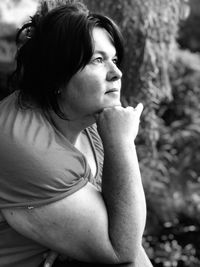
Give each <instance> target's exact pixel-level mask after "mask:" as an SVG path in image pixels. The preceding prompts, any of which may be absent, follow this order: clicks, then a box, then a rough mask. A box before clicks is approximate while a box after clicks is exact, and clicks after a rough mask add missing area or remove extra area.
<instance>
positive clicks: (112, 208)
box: [0, 2, 151, 267]
mask: <svg viewBox="0 0 200 267" xmlns="http://www.w3.org/2000/svg"><path fill="white" fill-rule="evenodd" d="M46 7H47V6H46ZM24 30H26V33H25V36H26V40H25V42H23V43H22V44H21V46H20V47H19V50H18V54H17V69H16V71H15V73H14V76H13V81H14V85H15V91H14V92H13V93H12V94H11V95H10V96H8V97H7V98H6V99H4V100H3V101H2V102H1V103H0V139H1V144H0V151H1V152H0V188H1V195H0V209H1V221H2V222H1V226H0V235H1V236H0V266H1V267H6V266H9V267H11V266H15V267H25V266H26V267H27V266H29V267H36V266H38V265H39V264H41V262H42V261H43V254H44V253H46V252H48V251H49V250H52V251H56V252H58V253H59V254H63V255H65V256H67V257H68V258H69V260H70V261H71V260H72V261H77V262H85V263H93V264H94V263H95V264H96V263H100V264H113V265H116V264H122V266H129V265H127V264H130V266H142V267H144V266H151V264H150V262H149V260H148V258H147V257H146V255H145V252H144V250H143V249H142V245H141V243H142V235H143V231H144V227H145V219H146V207H145V197H144V192H143V187H142V182H141V177H140V171H139V166H138V160H137V155H136V150H135V146H134V139H135V138H136V135H137V132H138V125H139V118H140V115H141V112H142V108H143V107H142V104H139V105H138V106H137V107H136V108H135V109H133V108H131V107H128V108H123V107H122V106H121V103H120V89H121V77H122V73H121V71H120V69H119V66H120V63H121V61H122V57H123V45H122V37H121V34H120V31H119V29H118V27H117V26H116V25H115V23H114V22H113V21H112V20H111V19H109V18H107V17H105V16H102V15H98V14H92V13H89V12H88V10H87V8H86V7H85V6H84V5H83V4H81V3H78V2H77V3H66V4H65V5H62V6H60V7H57V8H54V9H53V10H51V11H48V9H47V8H45V5H44V6H43V9H42V10H41V12H40V15H39V14H36V15H35V16H34V17H33V18H32V21H31V22H30V23H28V24H26V25H25V26H24V27H22V29H21V30H20V31H19V33H18V40H19V41H20V38H21V36H23V34H24ZM101 179H102V184H100V181H101ZM97 184H98V185H99V186H97V187H96V186H94V185H97ZM100 187H101V190H100ZM67 266H68V265H67Z"/></svg>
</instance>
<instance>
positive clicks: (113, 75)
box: [107, 62, 122, 81]
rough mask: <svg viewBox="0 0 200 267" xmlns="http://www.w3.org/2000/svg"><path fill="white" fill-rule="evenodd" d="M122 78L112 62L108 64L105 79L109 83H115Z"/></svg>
mask: <svg viewBox="0 0 200 267" xmlns="http://www.w3.org/2000/svg"><path fill="white" fill-rule="evenodd" d="M121 78H122V72H121V70H120V69H119V68H118V67H117V65H116V64H115V63H114V62H111V63H110V64H109V68H108V73H107V79H108V80H109V81H115V80H119V79H121Z"/></svg>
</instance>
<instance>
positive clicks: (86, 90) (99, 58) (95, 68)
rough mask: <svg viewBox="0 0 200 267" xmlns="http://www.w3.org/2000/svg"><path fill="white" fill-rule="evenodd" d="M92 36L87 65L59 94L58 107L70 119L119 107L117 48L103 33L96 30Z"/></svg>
mask: <svg viewBox="0 0 200 267" xmlns="http://www.w3.org/2000/svg"><path fill="white" fill-rule="evenodd" d="M92 34H93V39H94V54H93V56H92V58H91V60H90V62H89V63H88V64H87V65H86V66H85V67H84V68H83V69H82V70H80V71H79V72H77V73H76V74H75V75H74V76H73V77H72V78H71V80H70V81H69V83H68V84H67V86H66V88H64V90H63V91H62V93H61V101H60V103H59V104H60V105H61V110H62V111H63V112H64V113H65V114H66V115H67V116H68V117H69V118H74V119H79V118H82V117H87V116H91V115H92V116H93V115H94V114H95V113H97V112H100V111H101V110H102V109H104V108H106V107H112V106H117V105H121V103H120V90H121V77H122V73H121V71H120V70H119V69H118V67H117V65H116V62H117V55H116V49H115V47H114V46H113V44H112V42H111V40H110V36H109V34H108V33H107V31H106V30H104V29H102V28H97V27H96V28H94V30H93V33H92ZM80 41H81V40H80Z"/></svg>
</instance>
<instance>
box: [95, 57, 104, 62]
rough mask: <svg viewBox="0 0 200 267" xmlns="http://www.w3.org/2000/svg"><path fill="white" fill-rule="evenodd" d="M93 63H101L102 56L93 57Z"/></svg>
mask: <svg viewBox="0 0 200 267" xmlns="http://www.w3.org/2000/svg"><path fill="white" fill-rule="evenodd" d="M94 62H95V63H103V58H102V57H97V58H95V59H94Z"/></svg>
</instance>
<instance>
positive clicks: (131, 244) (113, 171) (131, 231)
mask: <svg viewBox="0 0 200 267" xmlns="http://www.w3.org/2000/svg"><path fill="white" fill-rule="evenodd" d="M104 149H105V160H104V169H103V179H102V195H103V198H104V201H105V204H106V207H107V212H108V218H109V237H110V240H111V243H112V245H113V247H114V250H115V252H116V254H117V256H118V258H119V260H120V262H129V261H130V262H132V261H135V259H136V257H137V255H138V251H139V250H140V248H141V242H142V235H143V231H144V227H145V220H146V203H145V197H144V191H143V186H142V181H141V175H140V170H139V164H138V159H137V154H136V149H135V145H134V143H132V144H130V143H127V144H126V143H121V144H120V143H115V144H105V145H104Z"/></svg>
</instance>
